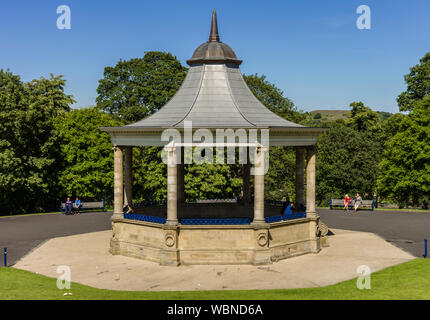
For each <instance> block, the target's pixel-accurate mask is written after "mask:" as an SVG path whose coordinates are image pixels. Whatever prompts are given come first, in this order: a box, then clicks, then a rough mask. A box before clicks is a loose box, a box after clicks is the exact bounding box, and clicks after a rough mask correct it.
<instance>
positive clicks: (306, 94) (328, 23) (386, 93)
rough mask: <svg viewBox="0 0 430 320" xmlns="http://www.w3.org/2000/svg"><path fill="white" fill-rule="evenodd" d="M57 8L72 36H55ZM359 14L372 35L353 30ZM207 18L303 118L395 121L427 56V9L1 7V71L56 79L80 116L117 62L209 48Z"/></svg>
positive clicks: (302, 3) (73, 3)
mask: <svg viewBox="0 0 430 320" xmlns="http://www.w3.org/2000/svg"><path fill="white" fill-rule="evenodd" d="M62 4H65V5H68V6H69V7H70V9H71V27H72V28H71V30H59V29H57V27H56V21H57V17H58V16H59V15H58V14H57V12H56V10H57V7H58V6H59V5H62ZM363 4H364V5H368V6H369V7H370V9H371V19H372V20H371V23H372V25H371V30H359V29H358V28H357V27H356V20H357V18H358V17H359V14H357V13H356V10H357V7H358V6H359V5H363ZM212 9H216V10H217V13H218V27H219V32H220V36H221V41H223V42H225V43H227V44H229V45H230V46H231V47H232V48H233V49H234V50H235V52H236V54H237V55H238V57H239V58H240V59H243V60H244V62H243V64H242V65H241V70H242V72H243V73H245V74H251V73H258V74H264V75H266V76H267V79H268V80H269V81H270V82H273V83H275V84H276V86H278V87H279V88H281V89H282V90H283V91H284V93H285V95H286V96H287V97H289V98H290V99H292V100H293V101H294V103H295V104H296V105H297V106H298V107H299V108H300V109H302V110H305V111H311V110H315V109H348V105H349V103H350V102H352V101H359V100H361V101H363V102H364V103H365V104H366V105H368V106H370V107H372V108H373V109H375V110H381V111H388V112H397V111H398V107H397V104H396V97H397V95H398V94H399V93H400V92H402V91H403V90H404V89H405V84H404V80H403V76H404V75H405V74H407V73H408V72H409V68H410V67H411V66H413V65H415V64H417V63H418V62H419V59H420V58H421V57H422V56H424V54H425V53H426V52H428V51H430V41H429V40H430V39H429V38H430V32H429V30H430V19H429V18H428V17H429V14H430V1H428V0H361V1H356V0H330V1H320V0H312V1H311V0H279V1H275V0H266V1H250V0H248V1H243V0H230V1H223V0H217V1H208V0H205V1H202V0H200V1H194V0H193V1H189V0H182V1H179V0H177V1H169V0H163V1H146V0H140V1H137V0H136V1H135V0H123V1H108V0H91V1H89V0H87V1H84V0H60V1H51V0H26V1H23V0H14V1H12V0H1V1H0V68H3V69H10V70H11V71H12V72H13V73H15V74H18V75H20V76H21V77H22V79H23V80H25V81H28V80H31V79H34V78H38V77H41V76H45V77H48V76H49V73H53V74H55V75H58V74H62V75H64V77H65V79H66V80H67V88H66V92H67V93H69V94H72V95H74V97H75V99H76V100H77V103H76V104H75V105H74V107H75V108H79V107H85V106H88V105H91V104H94V101H95V98H96V96H97V92H96V89H97V86H98V80H99V79H101V78H102V76H103V69H104V67H106V66H113V65H115V64H116V63H117V61H118V60H119V59H130V58H134V57H142V56H143V55H144V53H145V51H151V50H161V51H169V52H171V53H173V54H174V55H176V56H177V58H178V59H179V60H180V61H181V62H182V63H183V64H184V65H185V61H186V60H187V59H189V58H190V57H191V55H192V53H193V51H194V49H195V48H196V47H197V46H198V45H199V44H200V43H202V42H205V41H207V38H208V34H209V29H210V18H211V12H212Z"/></svg>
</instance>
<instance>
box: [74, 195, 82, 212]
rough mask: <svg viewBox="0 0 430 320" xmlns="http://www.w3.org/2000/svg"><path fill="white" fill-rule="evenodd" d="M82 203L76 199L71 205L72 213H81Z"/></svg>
mask: <svg viewBox="0 0 430 320" xmlns="http://www.w3.org/2000/svg"><path fill="white" fill-rule="evenodd" d="M81 209H82V202H81V200H79V197H76V200H75V202H74V203H73V211H74V212H75V213H76V212H77V213H82V210H81Z"/></svg>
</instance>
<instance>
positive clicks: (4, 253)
mask: <svg viewBox="0 0 430 320" xmlns="http://www.w3.org/2000/svg"><path fill="white" fill-rule="evenodd" d="M3 259H4V260H3V262H4V266H5V267H7V248H4V249H3Z"/></svg>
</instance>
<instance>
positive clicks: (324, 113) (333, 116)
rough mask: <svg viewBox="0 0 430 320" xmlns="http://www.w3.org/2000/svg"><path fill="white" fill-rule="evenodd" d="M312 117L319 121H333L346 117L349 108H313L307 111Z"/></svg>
mask: <svg viewBox="0 0 430 320" xmlns="http://www.w3.org/2000/svg"><path fill="white" fill-rule="evenodd" d="M309 113H310V114H311V115H312V117H313V118H314V119H315V120H317V119H321V121H335V120H337V119H346V118H348V116H349V114H350V113H351V111H350V110H314V111H311V112H309Z"/></svg>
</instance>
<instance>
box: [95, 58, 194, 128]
mask: <svg viewBox="0 0 430 320" xmlns="http://www.w3.org/2000/svg"><path fill="white" fill-rule="evenodd" d="M186 70H187V68H185V67H184V66H182V65H181V63H180V62H179V61H178V60H177V59H176V57H174V56H173V55H172V54H171V53H165V52H158V51H149V52H146V53H145V56H144V57H143V58H134V59H130V60H128V61H123V60H120V61H119V62H118V63H117V64H116V65H115V67H106V68H105V70H104V76H103V79H101V80H100V81H99V86H98V88H97V93H98V97H97V99H96V101H97V106H98V107H99V108H100V109H102V110H104V111H106V112H108V113H110V114H112V115H115V116H117V117H118V118H120V119H121V121H122V122H124V123H130V122H135V121H138V120H141V119H142V118H144V117H146V116H149V115H151V114H152V113H154V112H155V111H157V110H158V109H159V108H161V107H162V106H163V105H165V104H166V103H167V101H169V99H170V98H171V97H172V96H173V95H174V94H175V92H176V91H177V90H178V88H179V86H180V85H181V83H182V81H183V80H184V78H185V75H186Z"/></svg>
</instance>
